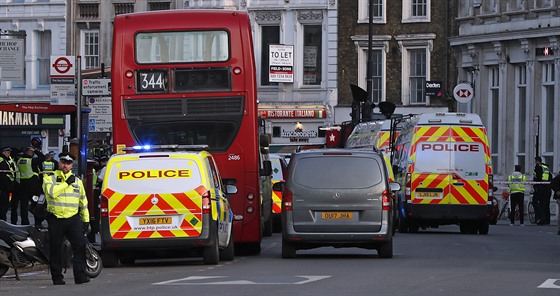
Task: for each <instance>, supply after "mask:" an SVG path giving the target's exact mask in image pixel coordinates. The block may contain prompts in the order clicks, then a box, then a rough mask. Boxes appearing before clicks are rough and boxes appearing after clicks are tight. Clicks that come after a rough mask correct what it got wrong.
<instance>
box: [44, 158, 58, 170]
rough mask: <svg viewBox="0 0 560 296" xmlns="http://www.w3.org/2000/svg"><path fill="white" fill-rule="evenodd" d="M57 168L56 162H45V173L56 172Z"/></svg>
mask: <svg viewBox="0 0 560 296" xmlns="http://www.w3.org/2000/svg"><path fill="white" fill-rule="evenodd" d="M55 170H56V168H55V167H54V162H52V161H47V160H45V161H43V171H45V172H54V171H55Z"/></svg>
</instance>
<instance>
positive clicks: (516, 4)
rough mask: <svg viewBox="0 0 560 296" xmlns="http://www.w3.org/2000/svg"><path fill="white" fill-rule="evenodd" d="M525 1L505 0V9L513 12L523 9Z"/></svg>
mask: <svg viewBox="0 0 560 296" xmlns="http://www.w3.org/2000/svg"><path fill="white" fill-rule="evenodd" d="M524 5H525V1H524V0H507V2H506V11H508V12H515V11H521V10H523V9H524V7H523V6H524Z"/></svg>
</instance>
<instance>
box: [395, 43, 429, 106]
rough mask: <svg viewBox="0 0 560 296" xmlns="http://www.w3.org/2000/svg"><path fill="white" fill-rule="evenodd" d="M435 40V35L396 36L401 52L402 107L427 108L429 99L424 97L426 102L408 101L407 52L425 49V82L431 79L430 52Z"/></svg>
mask: <svg viewBox="0 0 560 296" xmlns="http://www.w3.org/2000/svg"><path fill="white" fill-rule="evenodd" d="M435 38H436V35H435V34H419V35H400V36H396V37H395V39H397V42H398V43H399V49H400V51H401V56H402V62H401V81H402V83H401V93H402V104H403V106H429V105H430V97H429V96H426V102H422V103H412V102H411V101H410V80H409V79H410V67H409V63H410V57H409V53H408V51H409V50H411V49H425V50H426V81H429V80H430V79H431V73H430V71H431V68H432V67H431V64H432V50H433V40H434V39H435Z"/></svg>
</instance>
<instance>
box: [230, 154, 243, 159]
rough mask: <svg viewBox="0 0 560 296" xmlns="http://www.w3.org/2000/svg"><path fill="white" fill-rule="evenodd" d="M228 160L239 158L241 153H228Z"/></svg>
mask: <svg viewBox="0 0 560 296" xmlns="http://www.w3.org/2000/svg"><path fill="white" fill-rule="evenodd" d="M228 160H241V155H239V154H230V155H228Z"/></svg>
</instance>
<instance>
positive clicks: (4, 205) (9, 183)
mask: <svg viewBox="0 0 560 296" xmlns="http://www.w3.org/2000/svg"><path fill="white" fill-rule="evenodd" d="M11 154H12V149H11V148H10V147H4V148H2V152H1V153H0V220H4V221H6V219H7V216H6V214H7V213H8V207H9V206H10V195H13V193H14V191H15V186H16V164H15V162H14V160H13V159H12V156H11Z"/></svg>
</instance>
